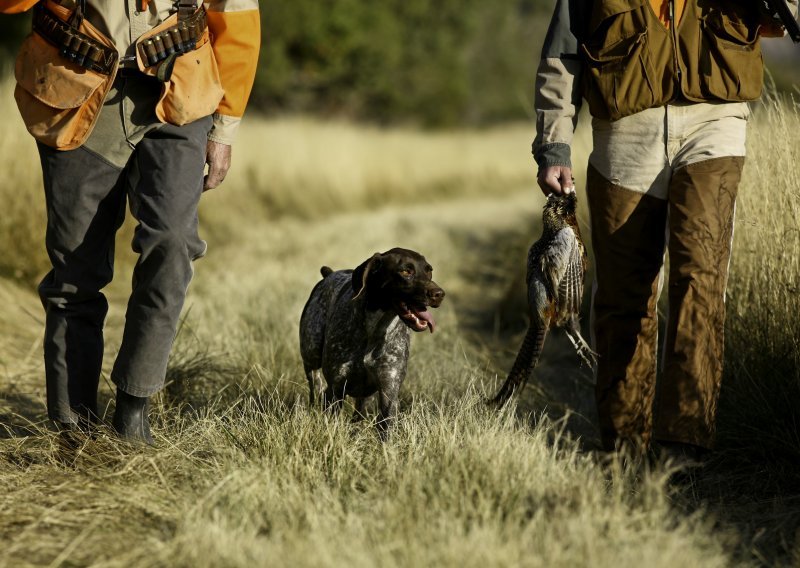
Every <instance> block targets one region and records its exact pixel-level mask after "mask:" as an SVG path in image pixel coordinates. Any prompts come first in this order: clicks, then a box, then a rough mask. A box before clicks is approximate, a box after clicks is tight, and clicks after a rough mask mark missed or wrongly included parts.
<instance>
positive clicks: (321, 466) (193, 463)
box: [0, 96, 800, 566]
mask: <svg viewBox="0 0 800 568" xmlns="http://www.w3.org/2000/svg"><path fill="white" fill-rule="evenodd" d="M7 98H8V97H7V96H6V97H5V99H6V100H7ZM4 110H5V111H6V112H5V114H6V115H9V116H11V115H12V114H13V112H12V110H10V109H8V108H4ZM798 122H800V120H798V117H797V114H796V113H793V112H787V111H786V109H785V108H783V107H781V108H779V107H777V106H769V105H768V107H766V108H765V109H762V110H761V111H760V114H759V116H757V119H756V120H755V121H754V123H753V130H752V132H751V154H752V156H751V160H750V161H749V165H748V167H747V169H746V178H745V180H744V183H743V187H742V197H741V200H740V206H739V222H738V225H737V229H736V231H737V232H736V249H737V251H736V256H735V261H734V265H733V267H732V282H731V296H730V300H729V305H730V310H731V317H730V318H729V325H728V341H729V345H731V346H732V349H729V353H728V363H729V364H728V368H729V376H728V377H726V391H725V393H724V395H723V397H724V404H723V412H722V413H721V416H720V419H721V423H722V427H723V442H724V448H723V451H722V452H720V454H719V457H718V458H717V459H716V461H714V462H712V464H711V465H710V466H709V468H707V471H706V473H704V474H703V475H702V476H701V477H699V478H698V479H697V480H696V481H695V483H694V484H692V485H690V486H689V487H688V489H681V490H677V489H675V488H674V487H670V486H669V484H668V483H667V481H666V480H667V476H668V473H669V471H668V470H667V469H665V468H664V467H661V466H659V467H656V468H654V469H653V470H648V469H647V468H643V467H639V466H637V464H630V463H626V464H622V463H620V462H618V461H611V462H607V463H606V462H603V461H602V460H601V459H599V458H598V457H597V456H595V454H594V453H592V452H587V451H586V450H585V447H586V444H585V443H584V444H583V445H581V443H580V441H578V440H575V439H574V438H573V434H572V433H573V432H574V431H573V430H571V429H570V428H568V427H567V426H566V422H564V421H553V419H552V418H548V417H547V412H546V410H550V409H552V408H556V407H559V408H560V407H571V408H573V409H578V410H582V409H583V408H585V407H586V400H587V399H588V397H590V388H589V387H588V386H587V385H585V384H583V383H582V382H581V381H582V380H583V379H584V378H585V374H583V373H582V372H581V371H577V370H576V371H572V369H575V368H576V367H575V365H576V362H575V361H574V358H570V357H566V356H565V357H563V358H559V357H558V355H557V353H555V352H554V350H555V351H557V349H558V343H557V341H556V342H555V343H554V344H552V345H554V347H552V348H550V349H551V351H550V353H549V354H548V358H546V359H545V360H544V361H543V364H542V365H543V368H542V370H541V371H542V373H548V372H549V373H551V374H557V375H558V376H559V377H560V378H561V379H562V380H563V382H566V383H568V384H570V385H573V387H574V389H573V393H572V394H573V395H574V397H575V399H574V400H567V401H566V402H565V401H564V400H560V401H559V400H552V399H550V398H548V394H547V390H546V389H545V390H541V389H540V390H536V389H531V392H532V393H533V395H532V396H530V397H528V398H526V399H525V400H524V401H522V402H521V403H520V408H519V409H517V410H516V411H514V410H513V409H512V410H509V411H506V412H504V413H502V414H500V415H497V414H495V413H492V412H489V411H488V410H487V409H486V408H485V406H484V405H483V404H482V397H483V396H485V394H486V393H487V392H488V391H490V390H492V389H493V388H494V387H495V386H496V383H497V374H498V373H502V370H503V369H504V368H505V367H506V365H507V364H508V358H509V356H510V355H511V354H513V351H514V350H515V349H516V340H515V338H512V337H509V336H507V335H503V333H502V332H498V331H497V329H496V328H494V327H493V326H492V323H491V322H492V321H493V319H495V318H496V317H497V314H498V312H499V311H500V310H502V308H503V306H504V305H506V304H507V300H508V298H507V297H506V290H507V289H509V287H511V283H512V282H513V281H514V279H515V278H517V275H515V273H514V272H515V270H517V269H518V267H519V266H520V263H521V261H522V260H521V259H522V258H523V256H524V248H525V247H526V246H527V244H528V242H529V241H530V240H531V239H532V238H533V235H534V234H535V233H536V232H537V229H536V224H537V223H538V221H536V218H537V217H538V214H537V211H538V210H539V208H540V206H541V203H542V198H541V196H540V194H539V193H538V190H535V189H532V185H533V184H532V181H533V180H532V168H531V161H530V158H529V154H528V144H529V138H530V135H531V134H532V132H529V131H528V129H527V128H523V127H519V128H511V129H509V130H507V131H505V132H504V131H502V130H497V131H489V132H475V131H470V132H460V133H450V134H437V135H431V134H422V133H415V132H410V131H381V130H377V129H360V128H357V127H353V126H349V125H345V124H333V125H330V124H327V125H326V124H322V125H321V124H316V123H312V122H308V121H305V120H302V119H291V120H288V119H287V120H285V121H278V122H264V123H262V122H259V121H257V120H252V121H250V124H249V126H248V127H247V128H246V130H245V131H244V132H243V133H242V134H243V143H242V144H240V145H239V146H238V147H237V148H236V155H235V160H236V162H235V167H236V170H234V172H233V173H232V177H231V178H230V180H229V181H228V182H226V186H224V187H223V188H220V189H219V190H216V191H214V192H212V193H210V194H208V195H207V196H206V197H205V198H204V203H203V210H202V218H203V226H204V227H205V231H206V234H207V235H208V239H209V241H210V254H209V256H208V257H207V258H206V259H204V260H202V261H201V262H200V263H198V266H197V276H196V279H195V282H194V283H193V285H192V289H191V291H190V297H189V301H188V304H187V306H188V310H187V315H186V318H185V321H184V325H183V328H182V331H181V333H180V335H179V337H178V342H177V345H176V350H175V355H174V357H173V359H172V362H171V366H170V375H169V384H168V386H167V388H166V389H165V391H164V393H163V394H162V395H161V396H160V397H159V399H158V406H157V410H156V412H155V413H154V420H155V424H154V430H155V433H156V437H157V445H156V447H155V448H152V449H140V448H130V447H127V446H124V445H119V444H118V443H117V442H116V441H115V440H114V439H113V437H110V436H107V435H101V436H99V437H98V438H97V439H95V440H90V441H88V442H86V443H85V444H84V445H82V446H80V447H79V448H78V450H77V451H75V450H71V451H65V449H64V448H63V447H61V446H60V445H59V443H58V440H57V438H56V437H55V435H54V434H52V433H49V432H47V431H46V430H45V429H44V406H43V398H44V393H43V384H42V382H43V381H42V379H41V374H42V365H41V362H40V355H39V350H38V344H39V341H40V335H41V325H42V322H41V315H40V313H41V308H40V307H39V306H38V303H37V300H36V298H35V295H34V293H33V289H32V286H31V285H30V282H31V281H35V279H36V277H37V276H38V275H39V274H40V273H41V270H42V266H43V264H42V259H43V257H42V252H41V250H40V248H39V247H40V246H41V245H40V244H39V241H35V239H37V238H39V236H40V231H41V221H42V210H41V199H40V197H39V190H38V183H39V181H38V174H37V173H36V168H37V164H36V160H35V155H34V152H33V146H32V144H31V143H30V141H29V140H28V139H27V138H25V135H24V133H21V132H20V131H19V125H17V126H16V127H12V126H3V127H2V128H8V129H9V130H8V131H4V134H6V136H4V137H3V139H2V142H0V144H3V145H4V147H3V149H4V150H5V152H2V153H0V156H1V157H0V160H2V161H3V164H4V166H6V167H8V168H11V167H16V168H17V169H16V170H14V174H13V175H14V176H17V177H8V178H7V179H9V180H13V181H14V183H13V185H12V184H10V183H6V184H4V185H3V186H1V187H0V196H1V197H2V199H3V200H4V203H17V204H18V205H15V206H14V207H16V209H13V211H14V213H13V214H7V215H4V216H3V217H0V239H2V241H0V242H4V243H8V242H16V243H18V244H17V245H9V246H7V247H5V251H8V253H9V254H7V255H4V256H3V262H4V263H5V264H3V265H2V276H4V277H0V301H2V302H3V304H4V306H6V307H5V308H4V311H3V312H2V315H0V338H1V340H0V393H2V394H3V398H2V399H0V422H2V423H3V424H4V425H5V426H6V428H7V429H8V433H7V434H5V435H4V434H0V438H4V439H0V546H1V547H2V548H0V550H2V553H1V554H0V566H5V565H7V566H84V565H93V566H151V565H156V566H176V565H177V566H251V565H279V566H282V565H285V566H298V565H299V566H312V565H313V566H318V565H325V566H339V565H352V566H362V565H363V566H366V565H375V564H382V565H387V566H408V565H463V566H484V565H493V566H494V565H497V566H517V565H526V566H575V565H592V566H641V565H645V566H674V565H676V564H680V565H686V566H728V565H733V564H737V565H752V564H759V563H767V564H775V563H787V564H788V563H791V562H792V561H795V562H796V561H798V560H800V557H798V556H796V555H797V551H798V548H797V544H796V541H795V538H796V536H795V530H796V529H797V527H800V520H798V519H797V518H796V517H797V515H796V513H795V511H797V510H798V507H797V502H798V497H797V493H796V490H795V489H792V488H791V486H790V482H791V481H792V480H796V474H795V473H794V472H793V471H791V470H790V468H788V467H786V466H785V465H781V464H786V463H789V461H786V460H791V459H795V457H796V456H797V455H798V454H797V452H796V448H797V446H796V442H795V440H797V427H796V408H797V407H798V404H799V403H800V394H796V393H795V390H793V389H795V388H796V386H797V369H798V364H797V359H796V358H795V359H792V356H794V357H796V352H797V347H798V346H797V341H798V337H800V333H798V327H797V325H798V324H797V318H796V314H797V313H798V308H800V306H798V299H797V298H798V295H797V294H796V293H795V294H793V293H791V288H792V286H795V287H796V286H797V274H798V273H800V271H799V270H798V269H800V267H798V258H800V250H798V246H799V245H798V240H800V239H798V238H797V236H795V237H794V240H792V237H791V235H793V234H794V235H797V230H798V225H797V213H798V207H800V196H798V194H797V192H798V188H800V179H798V175H800V174H799V173H798V170H797V165H796V164H797V163H798V162H797V159H798V156H797V151H798V150H797V149H798V147H800V134H799V133H800V129H798V126H799V125H798ZM11 141H13V142H11ZM581 143H582V144H583V148H582V150H581V152H580V153H581V154H583V155H585V138H584V139H582V142H581ZM12 149H14V150H15V151H16V152H17V154H11V150H12ZM793 152H794V154H793ZM24 164H28V166H24ZM776 164H777V165H776ZM779 169H781V170H783V172H782V174H781V175H779V176H778V175H775V174H774V173H772V172H774V171H778V170H779ZM578 177H579V179H580V177H581V175H580V174H579V175H578ZM765 178H766V179H769V180H770V183H769V187H771V188H773V190H772V191H764V190H763V189H762V187H763V184H762V183H761V180H763V179H765ZM522 189H525V191H522V192H520V190H522ZM14 200H17V201H14ZM434 202H435V206H433V205H432V204H433V203H434ZM26 204H27V205H26ZM333 208H335V211H336V213H335V214H334V213H333V211H334V209H333ZM366 210H369V211H368V212H366ZM781 236H782V237H783V238H784V240H783V241H782V242H783V243H784V244H783V246H782V247H780V248H776V247H775V246H774V243H775V242H776V241H777V240H778V239H779V237H781ZM12 238H14V239H16V241H12V240H11V239H12ZM122 238H123V239H125V238H126V237H125V236H123V237H122ZM34 241H35V242H34ZM392 246H407V247H410V248H414V249H417V250H420V251H421V252H423V253H424V254H426V256H427V257H428V259H429V260H430V261H431V262H432V264H433V265H434V266H435V269H436V278H437V281H438V282H439V283H440V284H442V285H443V286H444V287H445V288H446V289H447V292H448V297H447V300H446V301H445V303H444V305H443V306H442V308H441V309H440V310H439V311H438V313H437V320H438V322H439V324H440V326H439V328H438V329H437V332H436V333H435V334H434V335H432V336H424V337H423V336H416V337H415V339H414V342H413V347H412V360H411V364H410V369H409V377H408V380H407V382H406V384H405V386H404V389H403V395H402V396H403V400H402V408H403V412H402V414H401V417H400V421H399V426H398V428H397V430H396V432H395V433H394V436H393V437H392V439H391V440H390V441H389V443H387V444H385V445H381V444H380V443H378V442H377V440H376V437H375V435H374V433H373V430H372V429H371V428H370V427H368V426H364V425H355V426H354V425H351V424H350V423H349V421H348V420H347V417H346V416H342V417H340V418H339V419H334V418H330V417H325V416H322V415H321V414H320V413H319V412H317V411H316V410H309V409H308V408H307V407H306V404H305V400H306V399H305V397H306V391H305V389H306V386H305V379H304V377H303V376H302V372H301V366H300V361H299V355H298V353H297V345H296V342H297V340H296V325H297V319H298V316H299V313H300V310H301V308H302V305H303V302H304V300H305V299H306V297H307V294H308V291H309V290H310V288H311V286H312V285H313V283H314V282H315V281H316V280H317V279H318V278H319V276H318V270H319V267H320V265H322V264H328V265H331V266H334V267H336V268H341V267H352V266H355V265H356V264H357V263H358V262H360V261H361V260H363V259H364V258H366V257H367V256H369V255H370V254H371V253H372V252H374V251H376V250H385V249H387V248H390V247H392ZM14 247H17V248H14ZM25 247H27V248H25ZM118 248H119V249H120V250H122V249H124V248H126V243H124V242H123V243H120V246H119V247H118ZM5 251H4V252H5ZM782 255H783V256H782ZM126 258H128V257H126ZM125 262H127V260H126V261H125ZM125 262H123V264H122V266H120V269H121V270H120V271H119V272H120V274H121V275H122V277H118V278H117V280H116V281H115V283H114V284H113V285H112V286H111V287H110V289H109V291H108V292H109V297H110V298H111V304H112V305H111V312H110V315H109V319H108V322H107V329H108V343H109V349H108V357H107V359H108V360H107V363H108V364H110V362H111V360H112V359H113V355H114V348H115V347H116V346H117V345H118V341H119V336H120V331H121V326H122V322H123V320H122V318H123V309H124V301H125V297H126V293H127V289H128V287H129V279H128V278H127V274H126V272H127V270H128V269H127V267H126V265H125ZM487 322H488V324H487ZM555 339H556V340H557V338H555ZM790 349H794V351H793V352H792V351H789V350H790ZM110 397H111V389H110V387H109V385H107V384H104V385H103V387H102V393H101V400H102V401H103V402H104V403H105V402H107V401H108V399H109V398H110ZM578 399H581V400H578ZM584 422H585V421H584ZM589 435H590V436H591V435H592V434H591V431H590V434H589ZM765 440H768V441H767V442H765ZM584 442H585V441H584ZM737 444H738V445H737ZM759 448H762V449H763V448H768V451H767V450H764V451H762V450H760V449H759ZM759 452H761V453H759ZM775 454H780V456H782V457H780V459H778V457H777V456H776V455H775ZM781 460H784V461H781ZM793 555H795V556H793Z"/></svg>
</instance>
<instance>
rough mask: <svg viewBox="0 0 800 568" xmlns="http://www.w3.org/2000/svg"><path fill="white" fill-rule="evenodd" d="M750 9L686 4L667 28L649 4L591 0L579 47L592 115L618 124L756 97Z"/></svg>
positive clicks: (757, 63) (759, 82)
mask: <svg viewBox="0 0 800 568" xmlns="http://www.w3.org/2000/svg"><path fill="white" fill-rule="evenodd" d="M750 4H752V3H750ZM750 4H748V3H746V2H745V3H742V4H739V3H738V2H722V1H712V0H703V1H698V0H687V1H686V7H685V9H684V12H683V17H681V18H680V21H679V23H678V24H677V25H671V26H670V27H669V28H667V27H666V26H664V25H663V24H662V23H661V21H660V20H659V18H658V16H657V15H656V13H655V12H654V11H653V8H652V4H651V2H650V1H649V0H606V1H597V2H594V6H593V9H592V14H591V17H590V21H589V28H588V33H587V36H586V39H585V41H584V42H583V43H582V44H581V51H582V54H583V58H584V62H585V63H586V65H585V68H586V71H585V73H586V75H585V78H584V79H585V81H584V96H585V98H586V100H587V101H588V102H589V108H590V110H591V113H592V115H593V116H595V117H598V118H604V119H610V120H617V119H619V118H622V117H624V116H628V115H631V114H633V113H636V112H639V111H642V110H645V109H648V108H652V107H655V106H661V105H664V104H666V103H669V102H672V101H675V100H677V99H685V100H689V101H695V102H702V101H729V102H734V101H750V100H754V99H757V98H758V97H759V96H760V95H761V89H762V86H763V81H764V67H763V61H762V56H761V44H760V40H759V34H758V30H759V25H758V18H757V17H755V13H754V9H755V8H754V5H750Z"/></svg>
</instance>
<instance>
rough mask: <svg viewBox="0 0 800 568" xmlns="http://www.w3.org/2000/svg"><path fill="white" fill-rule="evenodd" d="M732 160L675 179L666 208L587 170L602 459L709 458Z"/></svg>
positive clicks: (734, 173)
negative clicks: (613, 455) (659, 450)
mask: <svg viewBox="0 0 800 568" xmlns="http://www.w3.org/2000/svg"><path fill="white" fill-rule="evenodd" d="M743 164H744V158H743V157H725V158H713V159H708V160H705V161H701V162H697V163H693V164H689V165H687V166H685V167H682V168H680V169H678V170H676V171H675V172H674V173H673V174H672V178H671V180H670V183H669V191H668V195H667V198H666V199H661V198H657V197H653V196H651V195H648V194H646V193H640V192H637V191H631V190H628V189H625V188H624V187H621V186H619V185H615V184H613V183H612V182H610V181H608V180H607V179H605V178H604V177H603V176H602V175H601V174H600V173H599V172H598V171H597V170H596V169H595V168H593V167H592V166H591V165H590V166H589V172H588V176H587V177H588V180H587V181H588V186H587V193H588V200H589V206H590V213H591V224H592V246H593V251H594V261H595V269H596V276H595V286H594V295H593V302H592V335H593V338H594V348H595V350H596V351H597V353H598V355H599V358H598V367H597V384H596V390H595V396H596V403H597V409H598V413H599V420H600V433H601V437H602V441H603V445H604V446H605V447H606V449H609V450H611V449H614V448H615V447H616V446H618V445H619V444H633V445H635V446H638V447H647V445H648V444H649V443H650V440H651V439H652V438H655V440H658V441H669V442H682V443H689V444H694V445H696V446H700V447H703V448H711V447H712V445H713V441H714V423H715V414H716V408H717V399H718V396H719V389H720V382H721V379H722V360H723V330H724V321H725V289H726V286H727V278H728V263H729V259H730V251H731V240H732V236H733V216H734V205H735V200H736V192H737V188H738V184H739V180H740V177H741V172H742V166H743ZM665 251H666V252H667V253H668V258H669V274H668V280H667V289H668V299H669V310H668V315H667V322H666V338H665V341H664V350H663V355H662V357H663V360H662V365H661V369H662V373H661V376H660V378H659V380H658V383H657V382H656V371H657V365H656V348H657V341H658V316H657V302H658V296H659V293H660V288H661V282H662V266H663V263H664V253H665Z"/></svg>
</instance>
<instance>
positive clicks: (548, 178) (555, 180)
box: [536, 166, 575, 195]
mask: <svg viewBox="0 0 800 568" xmlns="http://www.w3.org/2000/svg"><path fill="white" fill-rule="evenodd" d="M536 181H538V182H539V187H540V188H542V193H544V194H545V195H550V194H551V193H556V194H561V193H565V194H566V193H572V192H574V191H575V178H573V177H572V168H568V167H567V166H549V167H546V168H541V169H540V170H539V175H538V176H537V178H536Z"/></svg>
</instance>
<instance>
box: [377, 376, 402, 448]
mask: <svg viewBox="0 0 800 568" xmlns="http://www.w3.org/2000/svg"><path fill="white" fill-rule="evenodd" d="M399 393H400V384H399V382H396V381H387V383H386V384H383V385H381V390H380V392H379V393H378V397H379V399H378V400H379V410H378V424H377V426H378V435H379V436H380V437H381V440H383V441H384V442H385V441H386V439H387V438H388V437H389V429H390V428H391V427H392V425H393V424H394V421H395V417H396V416H397V404H398V402H397V399H398V395H399Z"/></svg>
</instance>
